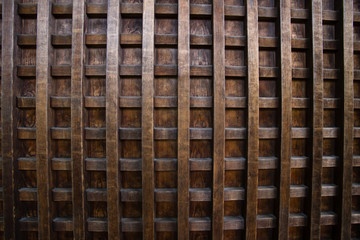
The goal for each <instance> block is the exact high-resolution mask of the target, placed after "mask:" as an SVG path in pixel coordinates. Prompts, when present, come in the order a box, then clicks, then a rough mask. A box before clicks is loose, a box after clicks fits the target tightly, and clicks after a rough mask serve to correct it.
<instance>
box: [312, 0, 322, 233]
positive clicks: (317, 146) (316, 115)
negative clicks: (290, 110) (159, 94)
mask: <svg viewBox="0 0 360 240" xmlns="http://www.w3.org/2000/svg"><path fill="white" fill-rule="evenodd" d="M311 17H312V18H311V19H312V71H313V73H312V78H313V84H312V102H313V106H312V116H313V117H312V126H313V128H312V141H313V148H312V169H311V204H310V205H311V207H310V214H311V216H310V231H309V233H310V236H309V239H320V214H321V175H322V157H323V130H322V128H323V49H322V46H323V42H322V39H323V30H322V1H321V0H315V1H312V5H311Z"/></svg>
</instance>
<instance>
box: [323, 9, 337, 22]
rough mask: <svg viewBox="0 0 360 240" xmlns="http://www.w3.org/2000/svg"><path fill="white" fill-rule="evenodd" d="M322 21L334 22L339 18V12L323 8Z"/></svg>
mask: <svg viewBox="0 0 360 240" xmlns="http://www.w3.org/2000/svg"><path fill="white" fill-rule="evenodd" d="M322 17H323V21H326V22H336V21H337V20H338V18H339V12H338V11H333V10H323V16H322Z"/></svg>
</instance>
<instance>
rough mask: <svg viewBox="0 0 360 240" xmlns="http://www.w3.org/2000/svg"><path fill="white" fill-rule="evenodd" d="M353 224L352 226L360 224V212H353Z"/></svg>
mask: <svg viewBox="0 0 360 240" xmlns="http://www.w3.org/2000/svg"><path fill="white" fill-rule="evenodd" d="M351 223H352V224H360V211H352V214H351Z"/></svg>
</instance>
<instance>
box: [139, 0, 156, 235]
mask: <svg viewBox="0 0 360 240" xmlns="http://www.w3.org/2000/svg"><path fill="white" fill-rule="evenodd" d="M154 8H155V2H154V0H149V1H145V2H144V4H143V23H146V24H143V29H142V31H143V42H142V87H141V88H142V113H141V114H142V116H141V127H142V137H141V140H142V146H141V147H142V189H143V199H142V221H143V239H144V240H145V239H154V237H155V224H154V217H155V216H154V207H155V205H154V184H155V183H154V118H153V116H154V24H155V21H154V17H155V15H154Z"/></svg>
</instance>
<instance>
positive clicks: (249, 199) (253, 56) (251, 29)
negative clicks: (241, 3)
mask: <svg viewBox="0 0 360 240" xmlns="http://www.w3.org/2000/svg"><path fill="white" fill-rule="evenodd" d="M246 10H247V12H246V22H247V34H246V35H247V38H248V40H247V61H248V63H247V66H248V71H247V73H248V75H247V76H248V82H247V83H248V86H247V88H248V119H247V126H248V135H247V136H248V144H247V186H246V192H247V194H246V220H245V227H246V230H245V232H246V233H245V235H246V239H249V240H250V239H253V240H255V239H256V238H257V224H256V219H257V206H258V202H257V201H258V200H257V188H258V174H259V172H258V165H259V163H258V158H259V40H258V35H259V33H258V1H257V0H247V1H246Z"/></svg>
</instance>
